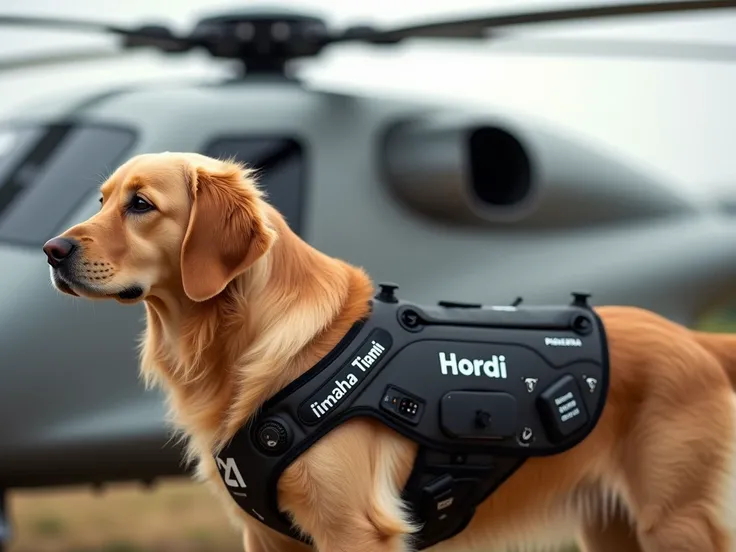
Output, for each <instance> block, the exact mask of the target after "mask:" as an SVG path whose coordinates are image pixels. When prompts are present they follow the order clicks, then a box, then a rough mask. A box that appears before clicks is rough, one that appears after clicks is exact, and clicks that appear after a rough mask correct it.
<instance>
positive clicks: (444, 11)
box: [0, 0, 736, 197]
mask: <svg viewBox="0 0 736 552" xmlns="http://www.w3.org/2000/svg"><path fill="white" fill-rule="evenodd" d="M600 1H601V0H595V1H594V3H599V2H600ZM247 4H248V2H239V3H236V2H222V1H215V2H208V1H206V0H167V1H159V0H124V1H115V2H113V1H110V0H64V1H63V2H59V1H58V0H53V1H51V0H24V1H23V2H18V1H17V0H0V13H2V14H17V15H43V16H64V17H75V18H86V19H97V20H105V21H110V22H114V23H118V24H126V23H129V24H136V23H140V22H147V21H163V22H166V23H170V24H171V25H173V26H174V28H176V29H178V30H184V29H186V28H187V27H188V26H190V25H192V24H193V23H194V22H195V21H196V18H197V17H198V16H199V15H201V14H205V13H212V12H218V11H227V10H228V9H232V8H233V7H235V8H242V7H244V6H247ZM270 4H271V5H277V6H285V7H291V8H295V9H302V10H307V11H312V12H316V13H318V14H321V15H322V16H324V17H325V19H326V20H327V21H328V23H330V24H332V25H336V26H343V25H350V24H363V23H371V24H375V25H378V26H386V27H390V26H393V25H400V24H410V23H416V22H418V21H422V20H432V19H438V18H442V17H466V16H470V15H480V14H487V13H506V12H508V11H510V10H520V9H524V10H527V9H548V8H550V7H560V6H565V5H579V4H580V2H569V1H568V2H561V1H554V0H548V1H542V0H537V1H536V2H528V1H525V0H516V1H514V0H492V1H491V0H422V2H418V1H417V2H409V1H408V0H404V1H396V0H372V1H371V2H358V1H357V0H342V1H338V0H308V1H307V0H305V1H295V0H292V1H290V2H278V1H277V0H271V2H270ZM172 5H173V6H176V9H171V7H170V6H172ZM258 5H263V4H262V3H258ZM514 32H515V35H516V36H518V40H519V41H521V42H518V43H516V44H517V46H514V43H511V44H510V47H511V51H509V50H507V49H505V48H506V47H507V45H505V44H502V43H501V44H494V43H493V42H489V43H488V44H482V43H472V44H462V43H456V44H447V43H431V42H426V43H419V42H417V43H415V44H408V45H405V46H401V47H399V48H386V49H377V48H371V47H360V46H350V47H342V48H338V49H332V50H329V51H327V52H325V54H324V55H323V56H322V58H321V59H320V60H319V61H318V62H312V61H310V62H309V63H307V64H305V67H304V69H303V72H302V75H303V76H304V77H305V80H307V81H308V82H310V83H312V84H313V85H314V86H318V87H325V88H341V89H345V90H356V91H360V92H362V93H374V92H375V93H386V94H392V95H403V96H409V97H411V96H416V95H423V96H431V97H436V98H437V99H440V100H443V101H448V102H454V103H462V104H463V105H467V106H469V107H470V106H473V107H479V108H482V109H485V110H487V111H488V112H489V113H491V114H493V113H498V114H504V113H514V114H522V115H523V116H528V117H533V118H535V119H538V120H539V121H542V122H544V123H545V124H551V125H555V126H558V127H561V128H564V129H565V131H566V132H569V133H570V134H572V135H575V136H577V137H582V138H584V139H588V140H591V141H593V142H595V143H597V144H599V145H600V146H601V147H603V148H608V149H609V150H611V151H613V152H615V153H617V154H618V155H622V156H624V157H625V158H626V159H628V160H629V161H630V162H631V163H633V164H637V165H641V166H643V167H646V168H647V169H648V170H650V171H651V172H652V174H654V175H656V176H657V177H658V178H661V179H662V180H665V181H667V182H668V183H670V184H671V185H672V186H674V187H676V188H678V189H680V190H682V191H683V193H688V194H691V195H693V194H694V195H697V196H702V197H706V196H710V195H711V194H713V193H719V194H726V195H731V194H732V195H734V196H736V156H734V153H733V150H734V144H736V136H735V134H736V130H734V129H736V103H735V102H734V101H733V99H734V98H736V71H734V69H735V68H736V61H734V62H731V63H703V62H692V61H684V62H683V61H656V60H655V61H652V60H648V61H643V60H630V59H625V58H621V59H615V58H614V59H612V58H595V57H586V56H582V57H579V58H575V57H570V56H557V57H556V56H550V55H541V56H540V55H530V54H526V55H520V54H519V53H518V51H519V48H520V46H519V45H521V46H523V45H524V44H531V42H529V41H530V40H533V39H539V38H548V37H564V38H575V37H597V38H634V39H640V40H641V39H646V40H662V41H667V40H677V41H693V42H700V43H717V44H732V45H733V46H734V49H735V51H736V10H733V11H728V12H726V11H722V12H715V13H711V14H697V15H693V14H689V15H684V16H682V15H678V16H666V17H641V18H633V19H628V20H624V19H620V20H616V21H614V20H607V21H602V22H596V23H588V24H579V23H572V24H571V23H565V24H554V25H545V26H543V27H542V26H537V27H534V28H533V29H532V28H524V29H517V30H515V31H514ZM524 41H526V42H524ZM109 44H110V41H109V40H107V39H105V38H98V37H87V36H81V35H76V34H72V33H56V32H53V33H50V32H46V31H29V30H26V29H22V30H20V29H15V30H8V29H5V28H4V29H2V30H0V59H3V58H8V57H14V56H18V55H21V54H26V53H31V52H41V51H47V50H48V49H54V48H61V47H65V46H88V45H89V46H107V45H109ZM514 48H516V51H514ZM111 67H113V65H112V64H110V63H107V62H106V63H85V64H83V65H79V66H78V67H76V68H74V70H73V72H72V70H71V69H69V68H66V67H61V68H55V69H44V70H40V69H39V70H35V71H22V72H13V73H8V74H2V73H0V114H2V113H3V112H9V113H15V112H17V110H22V106H23V103H24V102H25V101H26V99H28V98H29V97H30V96H36V97H41V96H42V95H43V94H49V93H63V90H64V89H66V88H68V87H72V86H76V87H79V86H88V87H90V86H95V87H105V86H109V85H110V84H111V83H116V82H120V81H121V80H123V81H129V80H146V79H160V78H166V76H167V75H175V76H197V77H199V76H208V75H212V76H216V75H219V74H222V71H223V68H222V67H221V66H220V65H218V64H214V63H212V62H211V60H209V59H208V58H206V56H193V57H189V58H186V59H181V60H170V59H163V58H162V56H156V55H149V54H137V55H136V56H134V57H133V58H131V59H130V60H128V61H121V62H116V65H114V67H115V70H111ZM72 75H74V78H71V76H72Z"/></svg>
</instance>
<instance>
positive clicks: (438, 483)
mask: <svg viewBox="0 0 736 552" xmlns="http://www.w3.org/2000/svg"><path fill="white" fill-rule="evenodd" d="M455 495H456V492H455V480H454V479H453V478H452V476H451V475H447V474H445V475H442V476H440V477H438V478H437V479H434V480H433V481H431V482H430V483H428V484H427V485H425V486H424V487H423V488H422V502H423V504H422V511H423V512H422V513H423V514H424V517H425V522H431V521H444V520H445V519H447V517H448V516H449V514H450V512H452V507H453V506H454V505H455V498H456V496H455Z"/></svg>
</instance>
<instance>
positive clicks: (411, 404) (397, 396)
mask: <svg viewBox="0 0 736 552" xmlns="http://www.w3.org/2000/svg"><path fill="white" fill-rule="evenodd" d="M381 408H382V409H383V410H385V411H387V412H390V413H391V414H393V415H394V416H397V417H399V418H401V419H403V420H406V421H407V422H410V423H412V424H417V423H419V419H420V418H421V417H422V412H423V411H424V401H422V400H421V399H419V398H417V397H413V396H412V395H409V394H408V393H406V392H405V391H402V390H400V389H398V388H396V387H393V386H391V385H390V386H388V387H387V388H386V392H385V393H384V394H383V398H382V399H381Z"/></svg>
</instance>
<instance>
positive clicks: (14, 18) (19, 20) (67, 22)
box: [0, 15, 131, 35]
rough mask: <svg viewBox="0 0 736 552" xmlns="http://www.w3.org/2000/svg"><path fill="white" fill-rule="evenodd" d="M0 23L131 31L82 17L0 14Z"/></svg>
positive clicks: (82, 30)
mask: <svg viewBox="0 0 736 552" xmlns="http://www.w3.org/2000/svg"><path fill="white" fill-rule="evenodd" d="M0 25H5V26H18V27H47V28H52V29H59V30H67V31H80V32H97V33H113V34H123V35H124V34H128V33H130V32H131V31H130V30H128V29H125V28H123V27H117V26H115V25H109V24H107V23H100V22H97V21H86V20H82V19H56V18H53V17H33V16H24V15H0Z"/></svg>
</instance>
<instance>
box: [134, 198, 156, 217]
mask: <svg viewBox="0 0 736 552" xmlns="http://www.w3.org/2000/svg"><path fill="white" fill-rule="evenodd" d="M129 209H130V210H131V211H132V212H134V213H146V212H148V211H151V210H152V209H153V205H151V204H150V203H148V202H147V201H146V200H145V199H143V198H142V197H141V196H133V199H131V200H130V204H129Z"/></svg>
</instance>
